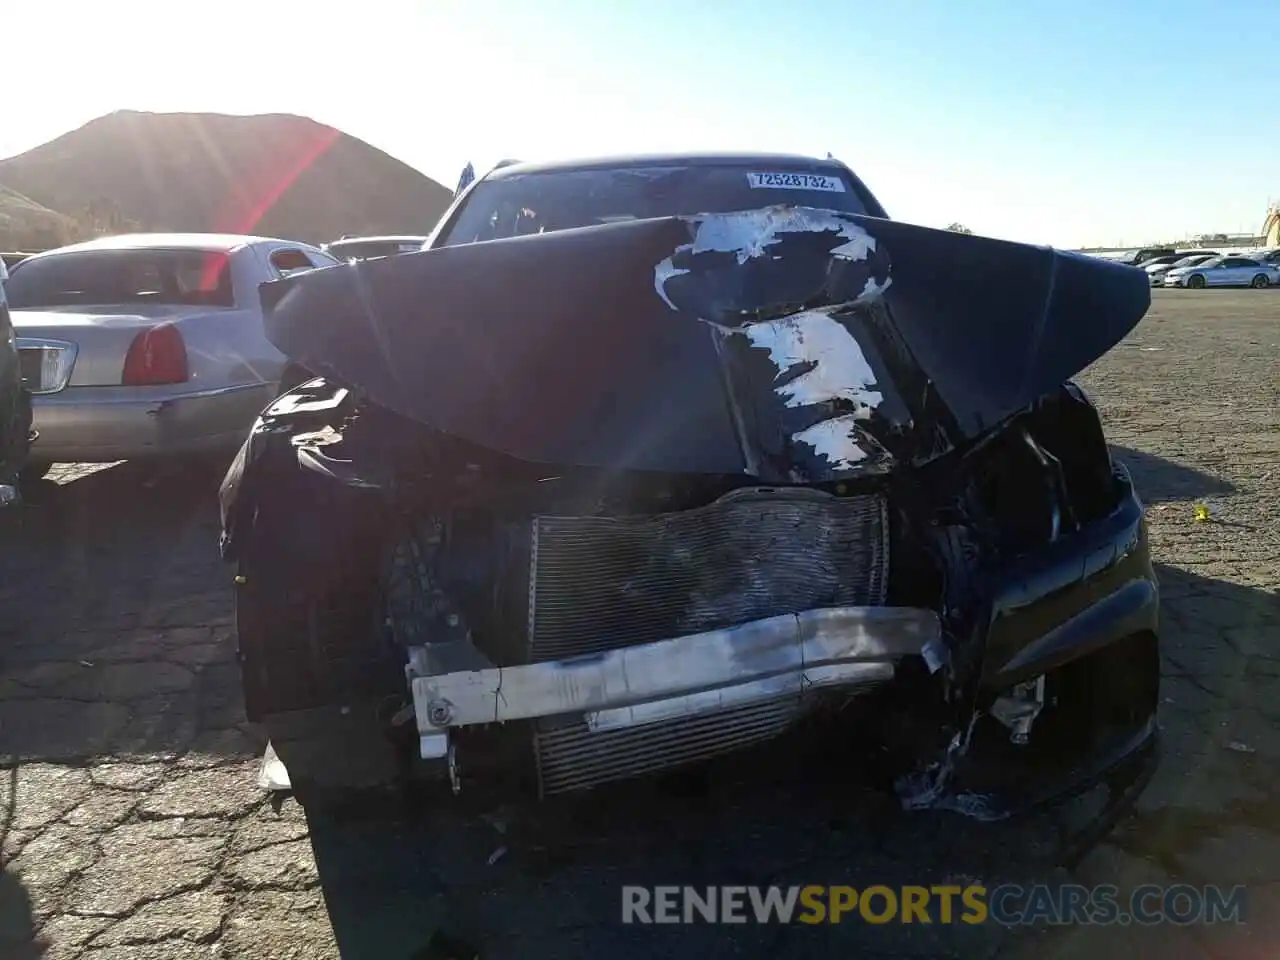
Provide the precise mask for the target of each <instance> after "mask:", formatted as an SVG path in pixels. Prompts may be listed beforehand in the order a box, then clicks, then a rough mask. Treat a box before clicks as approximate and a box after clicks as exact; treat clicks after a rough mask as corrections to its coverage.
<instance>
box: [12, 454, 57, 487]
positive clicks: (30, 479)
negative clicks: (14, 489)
mask: <svg viewBox="0 0 1280 960" xmlns="http://www.w3.org/2000/svg"><path fill="white" fill-rule="evenodd" d="M52 469H53V463H52V462H51V461H48V460H28V461H27V464H26V466H24V467H23V468H22V469H21V470H19V471H18V482H19V483H20V484H22V485H30V484H33V483H37V482H39V481H41V480H43V479H44V478H45V476H46V475H47V474H48V473H49V471H50V470H52Z"/></svg>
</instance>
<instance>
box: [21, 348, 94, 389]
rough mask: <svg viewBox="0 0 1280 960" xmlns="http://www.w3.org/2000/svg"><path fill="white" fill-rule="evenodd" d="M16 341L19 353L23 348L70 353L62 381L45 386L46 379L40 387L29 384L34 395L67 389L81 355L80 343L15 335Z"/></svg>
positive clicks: (28, 387)
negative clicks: (51, 385) (77, 359)
mask: <svg viewBox="0 0 1280 960" xmlns="http://www.w3.org/2000/svg"><path fill="white" fill-rule="evenodd" d="M13 339H14V343H15V344H16V345H17V347H18V352H19V354H21V353H22V351H23V350H40V351H46V350H48V351H56V352H59V353H66V354H69V355H70V358H71V359H70V360H69V361H67V369H66V373H65V374H64V376H63V377H62V382H61V383H60V384H58V385H57V386H55V387H50V388H47V389H46V388H45V385H44V381H43V380H41V382H40V385H39V389H37V388H36V387H35V386H34V385H32V384H27V390H28V391H29V392H30V393H31V395H32V396H33V397H40V396H47V395H48V394H51V393H59V392H61V391H62V390H65V389H66V387H67V384H68V383H70V382H71V373H72V371H74V370H75V368H76V358H77V357H79V356H80V346H79V344H76V343H73V342H72V341H70V340H54V339H51V338H47V337H14V338H13Z"/></svg>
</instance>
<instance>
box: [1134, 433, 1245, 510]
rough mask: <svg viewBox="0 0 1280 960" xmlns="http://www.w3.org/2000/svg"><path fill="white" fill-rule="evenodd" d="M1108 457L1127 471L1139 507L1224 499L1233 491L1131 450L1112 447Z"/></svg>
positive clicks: (1200, 474)
mask: <svg viewBox="0 0 1280 960" xmlns="http://www.w3.org/2000/svg"><path fill="white" fill-rule="evenodd" d="M1111 455H1112V456H1113V457H1114V458H1115V459H1116V460H1119V461H1120V462H1121V463H1123V464H1124V465H1125V466H1126V467H1128V468H1129V473H1130V475H1131V476H1132V477H1133V483H1134V487H1135V488H1136V489H1137V491H1138V495H1139V496H1140V497H1141V498H1142V501H1143V503H1164V502H1165V501H1168V500H1192V499H1199V498H1202V497H1224V496H1227V495H1228V494H1231V493H1234V492H1235V489H1236V488H1235V487H1234V486H1233V485H1232V484H1230V483H1228V482H1227V481H1225V480H1222V479H1220V478H1218V477H1215V476H1213V475H1212V474H1210V473H1206V472H1204V471H1203V470H1197V469H1196V468H1195V467H1187V466H1183V465H1182V464H1179V463H1174V462H1173V461H1172V460H1166V459H1164V458H1163V457H1157V456H1153V455H1152V454H1149V453H1143V452H1142V451H1141V450H1135V449H1133V448H1132V447H1112V448H1111Z"/></svg>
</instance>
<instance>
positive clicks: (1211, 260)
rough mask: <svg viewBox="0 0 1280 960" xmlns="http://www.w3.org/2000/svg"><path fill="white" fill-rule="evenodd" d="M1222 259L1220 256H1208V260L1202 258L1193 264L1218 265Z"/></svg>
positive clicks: (1203, 265)
mask: <svg viewBox="0 0 1280 960" xmlns="http://www.w3.org/2000/svg"><path fill="white" fill-rule="evenodd" d="M1222 259H1223V258H1222V257H1210V258H1209V259H1208V260H1202V261H1201V262H1200V263H1199V264H1195V266H1201V267H1220V266H1222Z"/></svg>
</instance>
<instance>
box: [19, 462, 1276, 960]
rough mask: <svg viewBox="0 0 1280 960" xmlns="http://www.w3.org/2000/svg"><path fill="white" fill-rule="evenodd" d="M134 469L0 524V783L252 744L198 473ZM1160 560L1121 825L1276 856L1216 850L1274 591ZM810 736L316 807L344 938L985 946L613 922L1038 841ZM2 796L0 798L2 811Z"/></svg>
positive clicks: (1195, 486)
mask: <svg viewBox="0 0 1280 960" xmlns="http://www.w3.org/2000/svg"><path fill="white" fill-rule="evenodd" d="M1116 453H1117V456H1118V458H1119V459H1121V460H1123V461H1124V462H1126V463H1129V464H1130V466H1131V468H1132V469H1133V470H1134V473H1135V477H1136V478H1137V480H1138V485H1139V489H1140V490H1141V491H1142V493H1143V495H1144V497H1145V498H1147V499H1148V500H1159V499H1168V498H1176V497H1196V496H1212V495H1215V494H1216V493H1225V492H1229V491H1230V489H1231V488H1230V486H1229V485H1227V484H1222V483H1219V482H1218V481H1215V480H1213V478H1211V477H1208V476H1207V475H1205V474H1201V473H1199V472H1197V471H1193V470H1189V469H1188V468H1184V467H1180V466H1177V465H1174V464H1170V463H1166V462H1164V461H1160V460H1159V459H1158V458H1154V457H1150V456H1148V455H1145V454H1141V453H1138V452H1136V451H1130V450H1124V449H1120V450H1117V451H1116ZM148 479H149V473H148V472H147V471H145V470H140V469H136V468H131V467H130V465H127V464H126V465H124V466H123V467H117V468H113V469H112V470H109V471H103V472H102V474H101V475H99V474H95V475H93V476H86V477H83V478H81V479H78V480H76V481H75V482H74V483H71V484H68V485H66V486H65V487H63V488H62V489H60V490H57V491H51V493H52V495H50V496H48V497H47V498H41V500H40V502H37V503H36V504H34V505H32V506H31V508H30V509H28V510H24V511H23V513H22V515H21V519H20V521H14V520H13V519H12V518H5V519H4V520H0V543H3V550H2V551H0V609H3V610H4V616H3V617H0V755H3V754H7V755H8V757H9V758H10V764H9V770H5V771H2V772H3V773H5V774H6V775H8V774H9V773H10V772H11V771H12V770H15V769H17V770H18V771H19V772H21V768H20V767H16V766H15V765H14V764H13V760H17V761H19V762H20V763H34V762H38V761H47V762H60V763H69V764H80V763H86V762H95V761H96V760H98V759H101V758H106V757H113V758H128V757H130V756H137V755H152V754H157V753H160V754H165V753H172V754H176V753H181V752H183V751H188V750H193V749H198V748H203V749H204V750H206V751H209V752H217V751H224V752H226V753H227V754H228V755H231V754H236V755H242V754H243V753H245V752H246V750H248V749H249V747H247V746H246V743H247V741H246V740H244V739H243V738H242V737H239V736H238V734H239V731H240V728H239V727H238V726H237V725H238V724H240V723H241V720H242V713H241V708H240V702H239V689H238V680H237V677H236V672H235V666H234V663H233V662H232V660H231V656H230V651H231V640H230V622H231V602H230V590H229V589H228V586H227V584H226V578H227V577H228V576H229V571H228V569H227V568H225V567H223V566H222V565H221V564H220V563H219V562H218V560H217V557H216V537H217V518H216V511H215V503H214V495H213V494H214V489H215V487H216V484H217V476H216V472H210V473H207V474H205V475H203V476H191V477H187V478H169V479H167V480H166V481H163V482H161V483H159V484H156V485H153V486H150V487H148V486H146V485H145V484H146V483H147V481H148ZM1158 572H1159V576H1160V578H1161V582H1162V591H1163V602H1164V626H1163V635H1162V646H1163V650H1164V655H1165V659H1166V681H1165V690H1164V694H1163V696H1164V702H1163V704H1162V714H1163V722H1164V726H1165V732H1164V741H1165V760H1164V763H1163V766H1162V768H1161V770H1160V771H1159V772H1158V773H1157V776H1156V780H1155V781H1153V783H1152V785H1151V787H1150V788H1149V789H1148V791H1147V793H1146V794H1145V795H1144V796H1143V797H1142V799H1141V800H1140V801H1139V805H1138V809H1137V810H1136V811H1135V813H1134V815H1133V817H1131V818H1130V819H1129V820H1128V821H1126V822H1125V823H1124V824H1122V825H1121V827H1120V829H1119V830H1118V831H1117V833H1116V835H1115V836H1114V837H1113V843H1114V844H1115V845H1121V844H1123V848H1124V849H1126V850H1128V849H1132V850H1135V851H1142V855H1144V856H1152V857H1161V858H1165V859H1166V860H1167V861H1168V862H1169V863H1171V864H1173V865H1174V866H1175V867H1177V868H1178V869H1179V870H1183V871H1184V872H1186V873H1188V874H1189V875H1190V874H1193V873H1194V872H1195V871H1199V874H1197V875H1202V876H1208V877H1210V878H1211V879H1213V878H1215V877H1216V878H1217V880H1218V882H1229V878H1228V876H1227V873H1228V872H1229V871H1238V870H1240V869H1243V868H1245V867H1247V866H1250V865H1252V866H1253V867H1256V868H1257V869H1258V870H1261V869H1262V868H1263V866H1265V865H1269V866H1270V867H1274V864H1275V863H1276V862H1280V859H1277V857H1276V856H1275V855H1274V854H1275V852H1276V850H1277V849H1278V848H1277V846H1276V845H1275V843H1272V844H1270V845H1268V844H1266V843H1260V842H1259V841H1258V839H1257V837H1256V836H1253V837H1252V839H1251V840H1249V842H1246V843H1244V844H1243V846H1240V847H1239V848H1234V847H1233V848H1231V852H1230V856H1229V857H1226V858H1224V857H1223V856H1222V855H1221V854H1220V853H1217V852H1215V851H1217V850H1218V847H1221V846H1222V844H1223V843H1224V842H1226V841H1225V840H1224V838H1228V839H1229V838H1232V837H1234V836H1235V834H1234V833H1233V832H1232V831H1238V830H1240V829H1244V828H1245V827H1247V828H1248V829H1249V830H1252V831H1255V832H1257V831H1262V832H1263V833H1265V834H1267V836H1270V835H1271V833H1272V832H1273V831H1275V830H1276V829H1277V828H1280V824H1277V822H1276V821H1277V815H1276V814H1275V813H1273V811H1275V810H1277V809H1280V807H1276V805H1275V799H1276V792H1277V791H1276V783H1275V776H1274V774H1273V772H1272V771H1273V770H1275V769H1276V765H1277V761H1280V738H1277V736H1276V724H1277V722H1280V707H1276V706H1274V705H1273V702H1272V701H1273V700H1274V698H1273V697H1270V694H1271V692H1272V691H1273V690H1274V684H1275V682H1276V679H1277V677H1276V674H1277V673H1280V670H1276V669H1275V667H1276V665H1277V663H1280V653H1277V651H1276V649H1275V648H1276V646H1277V643H1276V637H1277V636H1280V607H1278V604H1277V600H1276V598H1275V596H1274V595H1271V594H1267V593H1265V592H1263V591H1258V590H1251V589H1247V588H1244V587H1240V586H1237V585H1234V584H1231V583H1226V582H1221V581H1214V580H1209V579H1206V578H1202V577H1198V576H1195V575H1193V574H1189V573H1186V572H1184V571H1181V570H1176V569H1173V568H1169V567H1163V566H1162V567H1160V568H1159V571H1158ZM227 734H232V736H229V737H228V736H227ZM1232 744H1238V745H1242V747H1243V749H1238V748H1237V747H1233V746H1232ZM810 746H811V750H810V751H809V752H807V753H805V752H801V751H779V750H773V751H764V752H762V753H759V754H755V755H752V757H751V758H749V759H739V760H737V761H734V762H728V763H724V764H720V765H717V766H715V767H713V768H711V770H710V771H709V772H708V773H707V775H706V776H705V777H701V776H690V777H684V778H677V779H675V780H670V781H666V782H664V783H662V784H656V785H655V784H647V783H646V784H633V785H628V786H623V787H619V788H617V789H614V790H609V791H604V792H601V793H596V794H591V795H589V796H587V797H584V798H581V799H579V800H578V801H576V802H567V803H561V804H553V805H549V806H543V807H539V806H537V805H534V804H528V803H525V804H508V805H487V806H485V807H484V808H482V809H481V808H477V807H476V806H475V805H474V804H473V805H471V806H462V805H459V803H457V802H455V801H452V800H450V799H449V798H447V797H445V798H442V799H440V800H438V801H435V802H433V803H431V804H428V805H419V806H417V807H415V808H414V809H413V810H411V811H405V810H403V809H400V808H394V809H390V808H372V807H370V808H363V809H356V810H354V811H348V812H346V813H342V814H339V813H337V812H320V811H311V810H309V811H308V820H309V824H310V828H311V841H312V847H313V850H314V854H315V858H316V862H317V865H318V868H319V875H320V883H321V886H322V889H323V892H324V896H325V900H326V904H327V907H328V910H329V914H330V920H331V922H332V925H333V928H334V931H335V934H336V937H337V941H338V943H339V945H340V948H341V950H342V953H343V956H344V957H347V958H364V957H378V958H380V960H381V958H399V957H405V958H410V957H419V958H427V957H431V956H448V955H451V954H452V955H455V956H462V955H465V954H464V953H459V952H458V948H456V947H453V948H449V949H445V950H437V951H436V952H435V953H432V952H429V951H428V949H427V947H428V945H429V944H430V943H431V941H432V938H433V937H434V936H436V935H437V934H438V933H439V932H440V931H442V930H444V931H447V932H448V933H449V934H451V935H452V936H455V937H457V938H459V939H460V940H462V941H463V942H464V943H468V944H475V945H476V946H478V947H479V948H482V950H483V955H484V956H485V957H486V958H497V957H506V956H511V957H530V956H556V957H564V958H572V957H577V956H582V957H597V956H600V955H602V954H610V955H614V956H617V957H619V958H626V957H650V956H652V955H653V954H654V953H655V952H659V951H661V952H663V953H666V954H668V955H670V956H672V957H673V958H674V957H685V956H696V957H698V958H699V960H704V958H713V957H718V956H729V955H733V956H740V955H744V954H745V955H752V954H760V955H764V954H768V955H770V956H797V955H812V954H813V953H815V952H818V953H826V952H840V953H841V954H843V955H863V956H866V955H885V956H892V955H916V956H921V955H925V956H946V955H952V956H955V955H959V956H991V955H992V953H993V952H994V951H996V950H997V949H998V948H1000V947H1001V944H1002V942H1003V941H1004V940H1005V939H1006V937H1005V933H1006V931H1003V930H1000V929H998V928H993V927H992V926H989V925H988V926H983V927H969V926H964V925H955V926H942V925H934V926H931V927H925V926H923V925H912V926H899V925H884V926H875V925H868V924H865V923H862V922H860V921H855V922H852V923H845V924H841V925H840V926H837V927H827V928H818V929H812V930H811V929H807V928H805V929H800V928H796V927H790V928H778V927H757V926H755V925H754V924H749V925H746V926H743V927H733V928H730V927H725V926H716V927H711V926H694V927H684V926H681V927H674V928H654V927H644V928H637V927H634V926H630V927H628V926H623V925H621V924H620V922H619V916H620V904H621V887H622V886H623V885H624V884H642V885H655V884H690V885H695V886H706V885H712V884H715V885H724V884H751V885H770V884H777V885H783V886H785V885H789V884H813V883H818V884H840V883H844V884H851V885H854V886H856V887H859V888H864V887H866V886H868V885H871V884H885V885H888V886H890V887H893V886H898V885H904V884H924V885H932V884H937V883H946V882H951V883H956V884H960V885H964V884H965V883H966V882H969V881H971V880H975V879H978V880H983V881H985V882H987V883H988V884H991V883H993V882H995V881H998V880H1000V879H1006V878H1009V877H1012V876H1025V871H1026V870H1027V864H1028V863H1032V862H1034V863H1036V864H1038V865H1041V864H1043V863H1045V862H1046V861H1045V859H1044V858H1043V857H1041V856H1039V854H1040V853H1043V852H1044V851H1046V850H1051V849H1052V847H1053V840H1052V839H1049V840H1044V827H1043V825H1041V824H1040V823H1039V822H1036V821H1029V822H1028V823H1026V824H1015V825H1006V826H1004V827H1000V826H994V827H986V826H981V825H977V824H974V823H972V822H971V821H967V820H964V819H962V818H960V817H958V816H955V815H937V814H919V813H911V814H908V813H904V812H902V811H901V810H900V809H899V807H898V804H897V802H896V800H895V798H894V797H893V796H892V795H891V794H889V793H888V792H886V791H885V790H884V789H883V785H882V784H880V783H877V782H875V780H874V778H873V777H866V776H863V775H862V774H863V771H862V770H860V769H859V766H860V760H859V759H858V756H859V755H858V754H856V753H855V752H853V751H848V752H842V748H841V746H840V745H839V744H835V743H818V744H811V745H810ZM14 792H15V791H14V790H12V789H11V790H8V791H6V793H7V796H6V797H0V800H4V801H6V802H7V803H8V804H10V805H11V804H12V802H13V797H14ZM467 799H468V798H466V797H465V796H464V797H463V798H462V800H463V801H466V800H467ZM286 802H289V803H292V802H293V801H286ZM0 809H3V807H0ZM1232 842H1235V841H1232ZM1277 842H1280V841H1277ZM1215 844H1218V847H1215V846H1214V845H1215ZM1250 858H1252V860H1251V859H1250ZM1036 869H1041V867H1040V866H1037V867H1036ZM1094 882H1106V877H1105V876H1103V877H1099V878H1097V879H1096V880H1095V881H1094ZM0 916H2V917H3V926H2V927H0V954H3V955H5V956H10V955H12V954H11V952H9V951H8V950H7V949H6V944H11V943H18V942H22V941H21V939H20V938H21V937H22V936H23V935H24V933H25V935H26V937H27V939H29V936H30V930H31V928H32V923H31V906H30V902H29V898H27V896H26V894H25V892H24V891H23V889H22V887H21V884H20V882H19V878H16V877H14V876H12V875H10V874H9V873H3V874H0ZM1046 952H1051V951H1049V950H1048V949H1047V944H1046Z"/></svg>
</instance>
